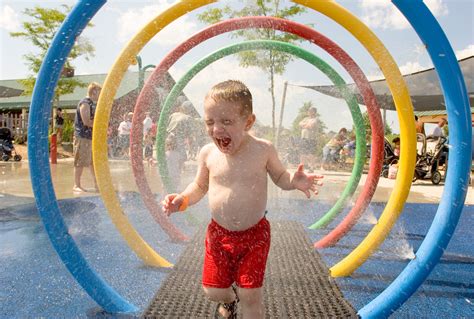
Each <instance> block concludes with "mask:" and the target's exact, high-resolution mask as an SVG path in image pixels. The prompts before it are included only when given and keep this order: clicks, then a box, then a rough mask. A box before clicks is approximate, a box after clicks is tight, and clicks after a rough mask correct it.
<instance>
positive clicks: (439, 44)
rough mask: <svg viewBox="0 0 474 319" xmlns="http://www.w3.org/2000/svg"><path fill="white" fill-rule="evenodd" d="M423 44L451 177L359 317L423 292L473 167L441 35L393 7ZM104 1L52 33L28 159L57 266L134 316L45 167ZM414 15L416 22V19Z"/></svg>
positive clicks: (405, 5)
mask: <svg viewBox="0 0 474 319" xmlns="http://www.w3.org/2000/svg"><path fill="white" fill-rule="evenodd" d="M392 1H393V2H394V4H395V5H396V6H397V7H398V9H399V10H400V11H401V12H402V13H403V14H404V15H405V16H406V18H407V19H408V21H409V22H410V24H411V25H412V26H413V28H414V29H415V30H416V32H417V33H418V34H419V36H420V38H421V39H422V40H423V41H424V42H425V43H426V46H427V48H428V52H429V54H430V56H431V59H432V60H433V64H434V65H435V68H436V70H437V72H438V75H439V77H440V81H441V86H442V89H443V92H444V96H445V100H446V109H447V112H448V118H449V122H450V123H451V126H450V144H451V145H452V147H451V149H450V161H449V164H448V167H449V174H448V177H447V180H446V184H445V189H444V192H443V196H442V198H441V202H440V205H439V207H438V211H437V213H436V216H435V219H434V221H433V223H432V225H431V227H430V229H429V231H428V233H427V235H426V238H425V240H424V241H423V242H422V244H421V246H420V248H419V250H418V252H417V254H416V258H415V259H414V260H412V261H411V262H410V263H409V264H408V266H407V267H406V268H405V269H404V270H403V272H402V273H401V274H400V275H399V276H398V277H397V278H396V279H395V280H394V281H393V282H392V284H390V285H389V287H387V289H385V290H384V291H383V292H382V293H381V294H380V295H379V296H377V297H376V298H375V299H374V300H372V301H371V302H370V303H369V304H367V305H366V306H364V307H363V308H362V309H361V310H360V311H359V315H360V316H361V317H362V318H372V317H374V318H375V317H376V318H380V317H388V316H389V315H390V314H391V313H393V312H394V311H395V310H396V309H398V308H399V307H400V306H401V305H402V304H403V303H404V302H405V301H406V300H407V299H408V298H409V297H410V296H411V295H412V294H413V293H414V292H415V291H416V289H417V288H418V287H419V286H420V285H421V283H422V282H423V281H424V280H425V279H426V277H427V276H428V275H429V273H430V272H431V270H432V269H433V268H434V266H435V265H436V263H438V261H439V259H440V257H441V255H442V253H443V250H444V249H445V248H446V247H447V245H448V243H449V240H450V239H451V236H452V234H453V233H454V229H455V228H456V225H457V223H458V221H459V217H460V214H461V212H462V207H463V203H464V200H465V197H466V194H467V185H468V178H469V169H470V165H471V161H470V157H469V156H466V154H471V140H470V138H471V134H472V132H471V131H472V129H471V121H470V107H469V100H468V96H467V91H466V87H465V84H464V79H463V76H462V74H461V70H460V68H459V65H458V63H457V60H456V57H455V55H454V52H453V50H452V48H451V46H450V44H449V41H448V39H447V38H446V36H445V34H444V32H443V30H442V29H441V27H440V26H439V24H438V22H437V21H436V19H435V18H434V17H433V15H432V14H431V12H430V11H429V9H428V8H427V7H426V6H425V5H424V4H423V2H422V1H421V0H392ZM105 2H106V0H96V1H89V0H81V1H79V2H78V4H77V5H76V6H75V7H74V8H73V10H72V11H71V13H70V14H69V15H68V17H67V18H66V20H65V21H64V23H63V25H62V26H61V28H60V29H59V30H58V32H57V34H56V36H55V38H54V39H53V42H52V44H51V47H50V48H49V50H48V52H47V54H46V57H45V59H44V61H43V64H42V66H41V69H40V72H39V74H38V79H37V82H36V85H35V89H34V91H33V97H32V104H31V107H30V118H29V123H28V124H29V128H30V129H29V131H28V141H29V143H28V156H29V161H30V162H29V165H30V176H31V180H32V186H33V192H34V195H35V199H36V205H37V207H38V211H39V212H40V215H41V218H42V220H43V223H44V225H45V229H46V232H47V233H48V236H49V238H50V240H51V242H52V244H53V246H54V248H55V249H56V252H57V253H58V255H59V256H60V258H61V260H62V262H63V263H64V264H65V265H66V267H67V269H68V270H69V271H70V272H71V274H72V275H73V277H74V278H75V279H76V281H77V282H78V283H79V284H80V285H81V286H82V287H83V288H84V290H85V291H86V292H87V293H88V294H89V295H90V296H91V297H92V298H93V299H94V300H95V301H96V302H97V303H98V304H99V305H100V306H101V307H102V308H103V309H104V310H105V311H107V312H111V313H116V312H136V311H137V308H136V307H135V306H134V305H132V304H131V303H129V302H128V301H127V300H125V299H124V298H123V297H122V296H120V295H119V294H118V293H117V292H116V291H115V290H113V289H112V288H111V287H110V286H109V285H108V284H107V283H106V282H105V281H104V280H103V279H102V278H101V277H100V276H99V275H98V274H97V273H96V272H95V271H94V270H93V269H92V268H91V267H90V266H89V264H88V263H87V261H86V260H85V259H84V257H83V256H82V254H81V253H80V251H79V248H78V247H77V245H76V243H75V242H74V240H73V238H72V237H71V236H70V234H69V233H68V229H67V227H66V224H65V222H64V220H63V218H62V216H61V213H60V210H59V206H58V204H57V200H56V196H55V193H54V188H53V184H52V180H51V171H50V170H47V169H45V168H46V167H49V160H48V137H47V136H48V120H49V115H50V112H51V100H52V97H53V93H54V89H55V87H56V84H57V81H58V78H59V73H60V70H61V69H62V67H63V65H64V61H65V60H66V58H67V56H68V55H69V52H70V50H71V48H72V45H73V44H74V40H75V38H76V37H77V36H78V35H79V34H80V33H81V32H82V30H83V29H84V28H85V26H86V25H87V23H88V21H89V20H90V19H91V18H92V17H93V16H94V15H95V14H96V13H97V11H98V10H99V9H100V8H101V7H102V6H103V4H104V3H105ZM415 13H416V16H415Z"/></svg>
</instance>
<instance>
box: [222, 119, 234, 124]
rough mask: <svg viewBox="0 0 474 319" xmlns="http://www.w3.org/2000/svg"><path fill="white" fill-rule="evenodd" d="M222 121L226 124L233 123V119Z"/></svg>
mask: <svg viewBox="0 0 474 319" xmlns="http://www.w3.org/2000/svg"><path fill="white" fill-rule="evenodd" d="M222 123H224V125H230V124H232V121H231V120H224V121H222Z"/></svg>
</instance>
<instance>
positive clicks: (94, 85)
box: [87, 82, 102, 96]
mask: <svg viewBox="0 0 474 319" xmlns="http://www.w3.org/2000/svg"><path fill="white" fill-rule="evenodd" d="M100 90H102V86H101V85H100V84H99V83H97V82H91V83H90V84H89V86H88V87H87V95H88V96H90V95H92V92H97V91H100Z"/></svg>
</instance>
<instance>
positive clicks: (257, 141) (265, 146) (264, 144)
mask: <svg viewBox="0 0 474 319" xmlns="http://www.w3.org/2000/svg"><path fill="white" fill-rule="evenodd" d="M251 138H252V143H253V144H254V145H255V146H256V147H257V148H259V149H261V150H270V149H271V148H273V143H272V142H271V141H269V140H266V139H264V138H259V137H255V136H252V135H251Z"/></svg>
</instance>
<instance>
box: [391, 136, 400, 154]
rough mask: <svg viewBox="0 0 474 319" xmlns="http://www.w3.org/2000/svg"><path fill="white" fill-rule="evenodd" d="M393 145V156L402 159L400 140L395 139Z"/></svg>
mask: <svg viewBox="0 0 474 319" xmlns="http://www.w3.org/2000/svg"><path fill="white" fill-rule="evenodd" d="M392 143H393V154H395V156H396V157H400V138H399V137H395V138H394V139H393V140H392Z"/></svg>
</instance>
